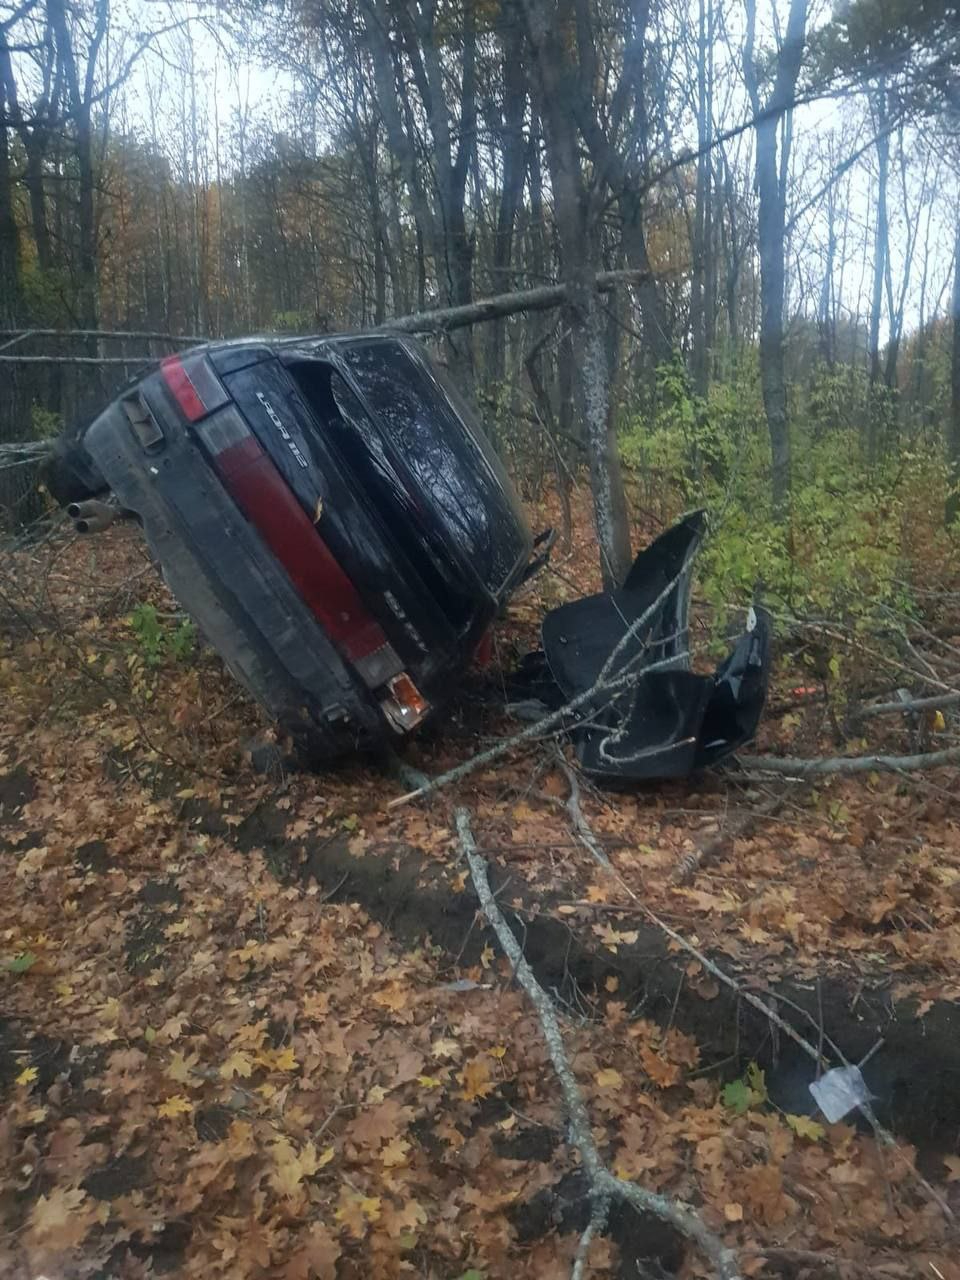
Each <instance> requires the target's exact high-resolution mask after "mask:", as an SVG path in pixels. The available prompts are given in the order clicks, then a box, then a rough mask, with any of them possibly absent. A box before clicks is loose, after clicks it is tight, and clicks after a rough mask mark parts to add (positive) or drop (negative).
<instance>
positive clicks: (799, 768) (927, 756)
mask: <svg viewBox="0 0 960 1280" xmlns="http://www.w3.org/2000/svg"><path fill="white" fill-rule="evenodd" d="M738 759H739V760H740V761H742V763H743V764H744V765H745V766H746V767H747V768H749V769H755V770H760V771H761V772H763V773H782V774H786V775H787V776H788V777H791V776H793V777H809V776H811V775H819V774H830V773H904V772H906V773H909V772H913V771H914V770H917V769H937V768H939V767H940V766H941V765H944V764H957V763H958V762H960V747H947V748H946V749H945V750H944V751H922V752H920V754H919V755H915V756H813V757H811V758H804V757H802V756H739V757H738Z"/></svg>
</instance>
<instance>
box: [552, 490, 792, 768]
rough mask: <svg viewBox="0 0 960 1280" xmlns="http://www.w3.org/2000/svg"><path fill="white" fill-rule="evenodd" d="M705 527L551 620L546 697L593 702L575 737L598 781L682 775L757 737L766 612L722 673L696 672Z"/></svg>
mask: <svg viewBox="0 0 960 1280" xmlns="http://www.w3.org/2000/svg"><path fill="white" fill-rule="evenodd" d="M705 529H706V516H705V513H704V512H702V511H697V512H694V513H693V514H692V515H689V516H686V517H685V518H684V519H683V520H681V521H680V522H679V523H678V524H676V525H674V526H673V528H671V529H668V530H667V531H666V533H663V534H661V536H660V537H659V538H657V539H656V541H655V542H653V543H651V545H650V546H649V547H647V548H646V549H645V550H644V551H641V553H640V554H639V555H638V556H637V558H636V560H635V561H634V563H633V566H632V568H631V570H630V572H629V574H628V575H627V578H626V581H625V582H624V584H623V586H622V587H620V588H619V589H618V590H616V591H609V592H608V591H605V592H600V593H599V594H597V595H593V596H588V597H586V598H584V599H582V600H575V601H573V602H571V603H570V604H565V605H561V607H560V608H558V609H554V610H552V611H551V612H550V613H548V614H547V616H546V617H545V618H544V620H543V628H542V641H543V652H544V656H545V659H546V671H545V672H541V676H540V684H539V690H538V696H539V697H540V698H541V699H543V700H544V701H545V702H547V703H552V704H553V705H565V704H567V703H570V702H574V701H575V700H577V699H582V698H584V697H585V696H586V697H585V701H584V702H583V703H582V704H580V705H578V707H577V713H576V717H575V722H574V723H572V724H571V726H570V736H571V737H572V738H573V740H574V743H575V744H576V751H577V757H578V759H579V761H580V764H581V765H582V767H583V768H584V770H585V771H586V772H587V773H589V774H591V775H593V776H594V777H596V778H601V779H603V778H605V779H611V780H612V779H623V780H635V781H639V780H642V779H645V778H677V777H684V776H685V775H687V774H689V773H691V772H692V771H693V770H695V769H699V768H702V767H703V766H705V765H709V764H714V763H716V762H717V761H718V760H721V759H722V758H723V757H724V756H726V755H729V754H730V753H731V752H732V751H735V750H736V749H737V748H738V747H740V746H742V745H743V744H744V743H745V742H747V741H748V740H749V739H750V738H752V737H753V735H754V733H755V731H756V727H757V723H758V721H759V719H760V713H761V711H762V709H763V703H764V700H765V697H766V691H767V680H768V667H769V647H770V624H769V618H768V615H767V614H766V612H765V611H764V610H762V609H751V610H750V612H749V614H748V619H747V630H746V632H745V634H744V635H743V636H742V637H741V638H740V639H739V640H738V642H737V644H736V646H735V647H734V649H733V651H732V652H731V653H730V654H729V656H728V657H727V658H726V659H725V660H724V662H722V663H721V664H720V666H718V667H717V669H716V670H715V671H714V673H713V674H712V675H699V674H697V673H695V672H693V671H692V670H691V669H690V654H689V612H690V587H691V576H692V571H693V561H694V558H695V556H696V553H697V550H698V548H699V546H700V542H701V540H702V538H703V535H704V532H705ZM545 675H548V676H549V679H548V680H546V682H545V681H544V676H545ZM551 679H552V681H553V683H554V686H555V687H554V688H553V689H551V688H550V683H549V681H550V680H551Z"/></svg>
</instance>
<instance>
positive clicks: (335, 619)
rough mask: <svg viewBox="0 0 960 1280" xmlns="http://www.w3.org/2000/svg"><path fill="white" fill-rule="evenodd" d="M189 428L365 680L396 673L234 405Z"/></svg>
mask: <svg viewBox="0 0 960 1280" xmlns="http://www.w3.org/2000/svg"><path fill="white" fill-rule="evenodd" d="M194 430H195V432H196V434H197V435H198V436H199V438H200V439H201V441H202V442H203V444H204V446H205V448H206V450H207V452H208V454H209V455H210V459H211V461H212V463H213V466H214V468H215V470H216V472H217V474H218V475H219V476H220V479H221V480H222V481H223V484H224V487H225V488H226V490H227V492H228V493H229V494H230V496H231V497H232V498H233V500H234V501H235V502H236V504H237V506H238V507H239V508H240V510H241V511H242V512H243V514H244V515H245V516H246V517H247V519H248V520H249V521H250V523H251V524H252V525H254V527H255V528H256V529H257V531H258V532H259V533H260V535H261V537H262V538H263V540H264V541H265V542H266V544H267V546H268V547H269V548H270V550H271V551H272V552H273V554H274V555H275V556H276V558H277V559H278V560H279V562H280V563H281V564H282V565H283V567H284V569H285V570H286V572H287V574H288V576H289V577H290V580H291V581H292V582H293V584H294V586H295V587H296V588H297V591H298V592H299V594H300V596H301V597H302V599H303V600H304V601H305V603H306V604H307V605H308V607H309V608H310V610H311V611H312V612H313V613H314V615H315V616H316V617H317V618H318V619H319V620H320V622H321V623H322V624H323V627H324V629H325V631H326V632H327V634H328V635H329V636H330V638H331V640H332V641H333V642H334V644H335V645H336V646H337V648H338V649H339V650H340V651H341V652H342V653H343V654H344V655H345V656H346V657H347V658H349V660H350V661H351V663H352V664H353V666H354V667H355V668H356V669H357V671H358V672H359V674H360V676H361V678H362V680H363V682H364V683H365V684H366V685H367V686H368V688H371V689H375V688H378V687H380V686H381V685H385V684H387V683H388V682H389V681H390V680H391V679H392V678H393V677H394V676H397V675H399V674H401V673H402V671H403V663H402V662H401V660H400V657H399V656H398V654H397V653H396V651H395V650H394V648H393V646H392V645H391V644H390V642H389V640H388V639H387V637H386V635H385V634H384V631H383V629H382V628H381V626H380V624H379V623H378V622H377V620H376V619H375V618H373V617H372V616H371V615H370V614H369V613H368V612H367V610H366V608H365V607H364V604H363V601H362V600H361V599H360V595H359V593H358V592H357V589H356V587H355V586H354V585H353V583H352V582H351V581H350V579H349V578H348V577H347V575H346V573H344V571H343V569H342V568H341V567H340V565H339V564H338V562H337V560H336V558H335V557H334V555H333V553H332V552H331V550H330V548H329V547H328V546H327V544H326V542H324V540H323V538H322V537H321V536H320V533H319V532H318V530H317V529H316V528H315V527H314V525H313V524H312V523H311V521H310V518H309V516H308V515H307V514H306V512H305V511H304V510H303V508H302V507H301V506H300V503H299V502H298V501H297V499H296V497H295V496H294V494H293V492H292V491H291V490H290V489H289V488H288V487H287V484H286V482H285V481H284V479H283V477H282V476H281V474H280V472H279V471H278V470H277V469H276V467H275V466H274V464H273V462H272V461H271V459H270V458H269V457H268V455H267V454H266V453H265V452H264V450H263V449H262V448H261V447H260V443H259V441H258V440H257V438H256V436H254V434H253V432H252V431H251V430H250V428H249V427H248V426H247V424H246V422H245V421H244V419H243V417H242V416H241V414H240V413H239V411H238V410H237V409H236V408H235V407H234V406H233V405H229V406H228V407H227V408H225V409H222V410H220V411H219V412H218V413H215V414H213V415H212V416H210V417H208V418H205V419H203V420H202V421H199V422H197V423H196V424H195V426H194Z"/></svg>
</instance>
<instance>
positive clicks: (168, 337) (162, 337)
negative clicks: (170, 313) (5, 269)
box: [0, 329, 213, 345]
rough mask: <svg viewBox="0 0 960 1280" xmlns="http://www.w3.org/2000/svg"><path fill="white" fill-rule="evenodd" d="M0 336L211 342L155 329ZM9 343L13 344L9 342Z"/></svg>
mask: <svg viewBox="0 0 960 1280" xmlns="http://www.w3.org/2000/svg"><path fill="white" fill-rule="evenodd" d="M0 338H12V339H13V342H25V341H26V340H27V338H97V339H101V338H104V339H106V340H108V341H113V342H126V341H127V339H147V340H149V341H156V342H211V341H212V340H213V339H211V338H209V337H207V338H203V337H200V335H199V334H196V333H162V332H158V331H157V330H154V329H0ZM9 345H12V343H11V344H9Z"/></svg>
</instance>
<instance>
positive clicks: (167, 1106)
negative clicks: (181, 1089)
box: [157, 1093, 193, 1117]
mask: <svg viewBox="0 0 960 1280" xmlns="http://www.w3.org/2000/svg"><path fill="white" fill-rule="evenodd" d="M192 1110H193V1106H192V1105H191V1103H189V1102H188V1101H187V1099H186V1098H185V1097H183V1095H182V1094H179V1093H175V1094H174V1095H173V1097H172V1098H168V1099H167V1100H166V1102H161V1104H160V1106H159V1107H157V1115H158V1116H165V1117H173V1116H182V1115H184V1114H185V1113H186V1112H188V1111H192Z"/></svg>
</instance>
